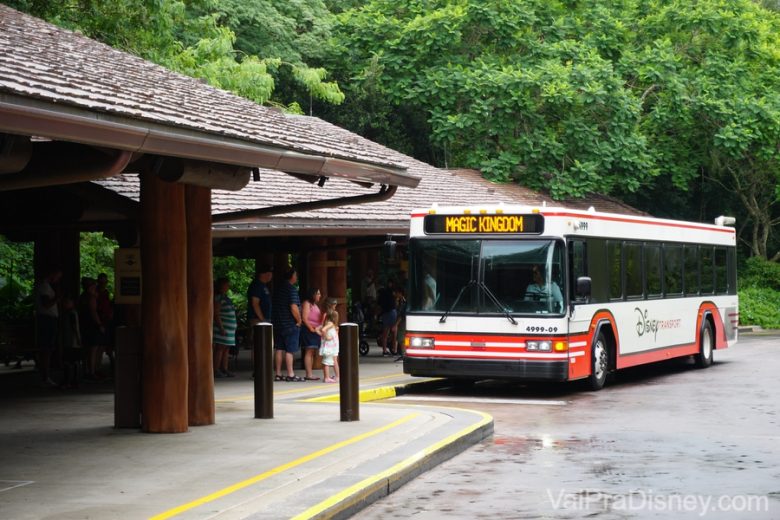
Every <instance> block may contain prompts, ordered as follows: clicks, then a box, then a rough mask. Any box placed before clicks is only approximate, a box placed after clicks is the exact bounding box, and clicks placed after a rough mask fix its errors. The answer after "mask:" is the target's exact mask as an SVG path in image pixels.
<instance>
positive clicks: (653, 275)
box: [644, 244, 663, 298]
mask: <svg viewBox="0 0 780 520" xmlns="http://www.w3.org/2000/svg"><path fill="white" fill-rule="evenodd" d="M644 252H645V275H646V281H647V297H648V298H658V297H660V296H661V294H662V292H663V288H662V287H661V246H659V245H658V244H645V248H644Z"/></svg>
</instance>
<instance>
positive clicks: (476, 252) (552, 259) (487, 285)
mask: <svg viewBox="0 0 780 520" xmlns="http://www.w3.org/2000/svg"><path fill="white" fill-rule="evenodd" d="M409 264H410V273H409V275H410V292H409V309H408V310H409V312H426V313H440V314H442V315H444V314H449V313H455V314H506V313H511V314H561V313H563V310H564V299H563V294H564V287H563V280H564V278H563V244H562V243H561V242H559V241H554V240H477V239H456V240H449V239H447V240H438V239H417V240H412V241H411V242H410V244H409Z"/></svg>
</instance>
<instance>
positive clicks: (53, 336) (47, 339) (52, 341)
mask: <svg viewBox="0 0 780 520" xmlns="http://www.w3.org/2000/svg"><path fill="white" fill-rule="evenodd" d="M35 320H36V321H35V329H36V333H37V335H38V337H37V344H38V349H39V350H45V351H51V350H54V349H56V348H57V323H58V322H59V319H58V318H57V317H56V316H47V315H45V314H38V315H37V316H36V317H35Z"/></svg>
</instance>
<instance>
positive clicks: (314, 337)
mask: <svg viewBox="0 0 780 520" xmlns="http://www.w3.org/2000/svg"><path fill="white" fill-rule="evenodd" d="M320 340H322V338H321V337H320V335H319V334H317V333H316V332H312V331H310V330H309V329H307V328H306V326H305V325H301V346H302V347H303V348H306V349H312V348H320Z"/></svg>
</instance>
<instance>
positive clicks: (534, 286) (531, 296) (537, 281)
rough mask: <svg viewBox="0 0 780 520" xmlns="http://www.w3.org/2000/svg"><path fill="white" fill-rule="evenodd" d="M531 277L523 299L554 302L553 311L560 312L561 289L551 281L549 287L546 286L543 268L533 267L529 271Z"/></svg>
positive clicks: (561, 307)
mask: <svg viewBox="0 0 780 520" xmlns="http://www.w3.org/2000/svg"><path fill="white" fill-rule="evenodd" d="M531 277H532V278H533V282H532V283H531V284H529V285H528V287H527V288H526V290H525V299H526V300H533V301H543V302H548V301H550V300H552V301H553V302H555V306H554V308H553V310H554V311H557V312H560V311H562V310H563V294H562V293H561V288H560V287H558V284H557V283H555V282H553V281H550V286H549V287H548V286H547V284H546V280H545V270H544V266H543V265H535V266H533V268H532V269H531Z"/></svg>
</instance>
